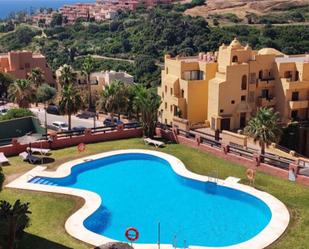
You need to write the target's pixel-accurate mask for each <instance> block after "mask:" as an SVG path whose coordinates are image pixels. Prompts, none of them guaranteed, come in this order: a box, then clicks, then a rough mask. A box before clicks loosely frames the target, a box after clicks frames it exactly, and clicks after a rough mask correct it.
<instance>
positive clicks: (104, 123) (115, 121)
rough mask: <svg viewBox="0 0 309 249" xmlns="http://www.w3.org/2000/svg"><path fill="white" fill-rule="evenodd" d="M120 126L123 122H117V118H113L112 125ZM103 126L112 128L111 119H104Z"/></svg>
mask: <svg viewBox="0 0 309 249" xmlns="http://www.w3.org/2000/svg"><path fill="white" fill-rule="evenodd" d="M120 124H123V122H122V121H121V120H120V119H119V120H118V119H117V118H114V125H120ZM103 125H104V126H112V125H113V124H112V119H111V118H106V119H104V121H103Z"/></svg>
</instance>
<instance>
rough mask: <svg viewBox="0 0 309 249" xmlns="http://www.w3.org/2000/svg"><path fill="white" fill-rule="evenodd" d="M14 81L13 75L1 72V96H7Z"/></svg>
mask: <svg viewBox="0 0 309 249" xmlns="http://www.w3.org/2000/svg"><path fill="white" fill-rule="evenodd" d="M12 83H13V79H12V77H11V75H9V74H7V73H3V72H0V98H1V97H5V98H6V97H7V91H8V87H9V86H10V84H12Z"/></svg>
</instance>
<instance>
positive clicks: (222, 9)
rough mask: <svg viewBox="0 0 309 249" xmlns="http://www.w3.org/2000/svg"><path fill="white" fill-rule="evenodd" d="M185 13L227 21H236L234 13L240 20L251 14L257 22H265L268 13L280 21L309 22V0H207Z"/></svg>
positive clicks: (242, 20)
mask: <svg viewBox="0 0 309 249" xmlns="http://www.w3.org/2000/svg"><path fill="white" fill-rule="evenodd" d="M295 13H296V15H295ZM185 14H186V15H191V16H202V17H204V18H207V19H209V18H210V19H213V18H217V19H222V20H223V19H225V23H228V21H230V22H234V23H235V22H236V21H235V20H236V19H234V20H233V18H232V16H233V15H235V16H234V18H238V19H239V20H238V21H239V22H244V21H246V20H245V19H247V17H248V16H250V15H252V16H254V17H255V18H257V19H258V20H256V21H257V23H259V22H262V23H263V17H266V18H267V17H268V15H270V16H271V15H272V16H274V17H276V19H277V20H276V21H277V22H278V23H286V22H288V23H293V22H308V21H309V4H308V0H229V1H226V0H207V1H206V3H205V5H203V6H196V7H194V8H191V9H188V10H186V11H185ZM291 15H292V16H291ZM261 17H262V18H261ZM302 17H303V18H302ZM293 18H294V20H293ZM264 19H265V18H264ZM223 21H224V20H223ZM264 21H265V20H264ZM276 21H275V22H273V21H272V22H271V23H276Z"/></svg>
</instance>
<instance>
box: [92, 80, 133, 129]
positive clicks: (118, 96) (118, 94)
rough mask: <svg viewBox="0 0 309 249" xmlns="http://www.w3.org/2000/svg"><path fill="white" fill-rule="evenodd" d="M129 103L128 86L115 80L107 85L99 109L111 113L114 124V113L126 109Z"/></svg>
mask: <svg viewBox="0 0 309 249" xmlns="http://www.w3.org/2000/svg"><path fill="white" fill-rule="evenodd" d="M127 103H128V98H127V87H126V85H125V84H124V83H123V82H122V81H119V80H114V81H112V83H111V84H110V85H107V86H105V88H104V90H103V92H102V95H101V97H100V99H99V101H98V105H97V107H98V109H99V110H102V111H106V112H109V113H110V116H111V121H112V124H114V115H115V114H118V119H119V115H120V112H122V111H125V110H126V106H127Z"/></svg>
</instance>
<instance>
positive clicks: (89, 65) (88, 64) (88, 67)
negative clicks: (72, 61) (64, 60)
mask: <svg viewBox="0 0 309 249" xmlns="http://www.w3.org/2000/svg"><path fill="white" fill-rule="evenodd" d="M93 70H94V61H93V59H92V57H91V56H87V57H86V58H85V60H84V62H83V64H82V75H85V76H86V77H87V88H88V109H91V107H92V98H91V82H90V74H91V73H92V72H93Z"/></svg>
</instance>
